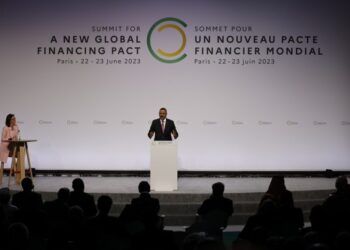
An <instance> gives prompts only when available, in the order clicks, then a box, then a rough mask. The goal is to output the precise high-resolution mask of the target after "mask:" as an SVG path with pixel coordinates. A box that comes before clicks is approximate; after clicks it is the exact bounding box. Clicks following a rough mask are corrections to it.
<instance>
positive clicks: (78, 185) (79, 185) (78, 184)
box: [72, 178, 85, 193]
mask: <svg viewBox="0 0 350 250" xmlns="http://www.w3.org/2000/svg"><path fill="white" fill-rule="evenodd" d="M72 188H73V190H74V191H75V192H78V193H82V192H84V189H85V186H84V181H83V180H82V179H81V178H75V179H74V180H73V183H72Z"/></svg>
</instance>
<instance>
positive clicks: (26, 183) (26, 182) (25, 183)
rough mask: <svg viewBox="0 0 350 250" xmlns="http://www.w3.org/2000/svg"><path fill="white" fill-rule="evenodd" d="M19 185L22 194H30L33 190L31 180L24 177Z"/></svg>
mask: <svg viewBox="0 0 350 250" xmlns="http://www.w3.org/2000/svg"><path fill="white" fill-rule="evenodd" d="M21 185H22V189H23V191H24V192H31V191H32V190H33V189H34V184H33V181H32V179H30V178H28V177H25V178H24V179H23V180H22V181H21Z"/></svg>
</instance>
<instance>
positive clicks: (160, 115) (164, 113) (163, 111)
mask: <svg viewBox="0 0 350 250" xmlns="http://www.w3.org/2000/svg"><path fill="white" fill-rule="evenodd" d="M166 116H167V112H166V111H165V110H164V109H161V110H159V118H160V119H162V120H164V119H165V118H166Z"/></svg>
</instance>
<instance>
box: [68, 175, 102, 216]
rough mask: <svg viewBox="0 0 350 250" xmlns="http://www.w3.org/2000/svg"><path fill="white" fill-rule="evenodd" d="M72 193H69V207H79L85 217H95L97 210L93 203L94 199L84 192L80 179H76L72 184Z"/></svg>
mask: <svg viewBox="0 0 350 250" xmlns="http://www.w3.org/2000/svg"><path fill="white" fill-rule="evenodd" d="M72 187H73V191H72V192H71V193H70V197H69V202H68V203H69V205H70V206H79V207H80V208H81V209H83V211H84V215H85V216H86V217H91V216H94V215H96V213H97V209H96V205H95V201H94V197H93V196H92V195H90V194H88V193H85V192H84V188H85V185H84V182H83V180H82V179H80V178H76V179H74V180H73V183H72Z"/></svg>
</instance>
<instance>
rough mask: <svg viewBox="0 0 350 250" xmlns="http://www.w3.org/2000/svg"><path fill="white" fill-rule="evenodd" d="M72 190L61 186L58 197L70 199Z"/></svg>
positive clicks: (63, 199) (65, 199)
mask: <svg viewBox="0 0 350 250" xmlns="http://www.w3.org/2000/svg"><path fill="white" fill-rule="evenodd" d="M69 195H70V191H69V189H68V188H60V189H59V190H58V192H57V198H58V199H60V200H62V201H67V200H68V199H69Z"/></svg>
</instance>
